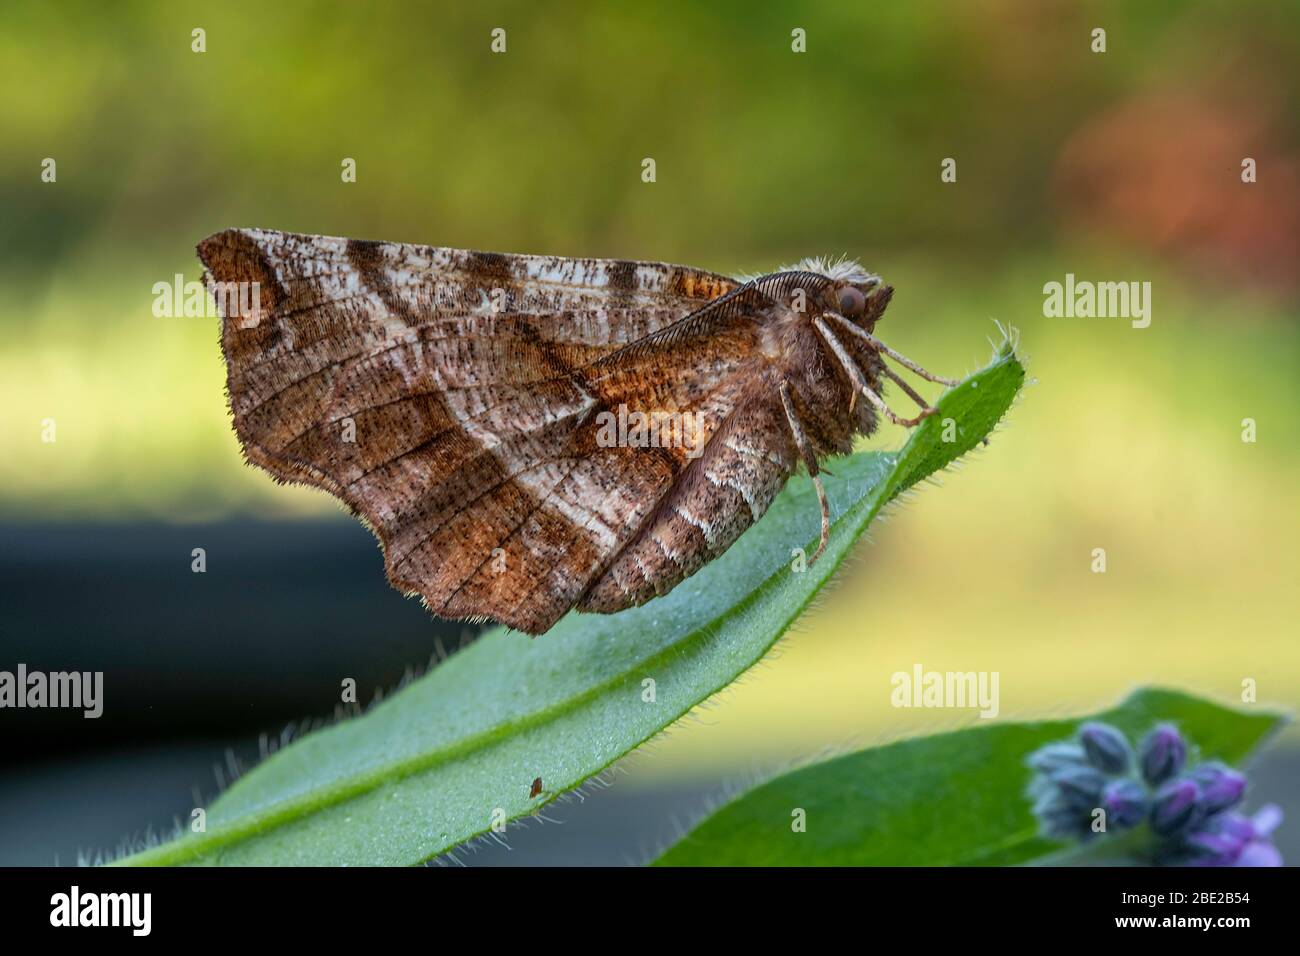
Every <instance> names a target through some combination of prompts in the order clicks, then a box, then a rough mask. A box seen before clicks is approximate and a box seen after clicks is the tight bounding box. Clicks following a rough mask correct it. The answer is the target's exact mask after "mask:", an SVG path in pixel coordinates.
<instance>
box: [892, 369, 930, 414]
mask: <svg viewBox="0 0 1300 956" xmlns="http://www.w3.org/2000/svg"><path fill="white" fill-rule="evenodd" d="M880 367H881V368H882V369H884V372H885V375H886V376H887V377H888V378H889V380H890V381H892V382H894V383H895V384H896V385H897V386H898V387H899V388H901V389H902V390H903V391H904V392H906V393H907V397H908V398H910V399H911V400H912V401H914V402H916V404H917V405H918V406H920V407H921V408H924V409H928V408H929V407H930V403H929V402H927V401H926V400H925V399H924V398H922V397H921V396H920V395H918V394H917V391H916V389H914V388H912V386H911V385H908V384H907V382H906V381H905V380H904V379H903V377H902V376H901V375H899V374H898V373H897V372H895V371H894V370H893V369H892V368H890V367H889V366H888V365H881V366H880Z"/></svg>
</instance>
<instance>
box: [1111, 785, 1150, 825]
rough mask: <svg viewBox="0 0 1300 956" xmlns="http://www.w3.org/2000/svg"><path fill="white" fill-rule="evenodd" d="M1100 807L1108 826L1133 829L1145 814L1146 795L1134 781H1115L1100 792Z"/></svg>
mask: <svg viewBox="0 0 1300 956" xmlns="http://www.w3.org/2000/svg"><path fill="white" fill-rule="evenodd" d="M1101 805H1102V807H1103V808H1104V809H1105V811H1106V823H1107V825H1108V826H1112V827H1116V828H1118V829H1125V828H1127V827H1135V826H1137V825H1138V824H1139V823H1141V822H1142V819H1143V817H1145V816H1146V813H1147V794H1146V790H1144V789H1143V787H1142V784H1140V783H1138V782H1137V781H1136V780H1116V781H1114V782H1113V783H1110V784H1107V786H1106V789H1105V790H1103V791H1102V795H1101Z"/></svg>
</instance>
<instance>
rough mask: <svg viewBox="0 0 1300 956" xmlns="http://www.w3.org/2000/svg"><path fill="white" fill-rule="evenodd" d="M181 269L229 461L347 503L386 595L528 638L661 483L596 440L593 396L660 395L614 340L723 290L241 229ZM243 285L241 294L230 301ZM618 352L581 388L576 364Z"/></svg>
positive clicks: (602, 561) (649, 269)
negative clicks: (239, 449) (230, 437)
mask: <svg viewBox="0 0 1300 956" xmlns="http://www.w3.org/2000/svg"><path fill="white" fill-rule="evenodd" d="M199 255H200V258H201V259H202V261H203V263H204V265H205V266H206V268H207V273H206V275H205V280H206V281H207V283H208V286H209V289H210V290H212V292H213V294H214V296H215V297H216V298H217V300H218V305H219V307H221V310H222V314H223V327H222V348H223V352H224V354H225V358H226V362H227V372H228V377H227V387H228V391H229V396H230V404H231V410H232V414H233V416H234V421H235V428H236V432H237V434H238V435H239V438H240V440H241V442H242V444H243V447H244V450H245V453H246V455H247V456H248V458H249V459H250V460H251V461H253V462H254V463H256V464H258V465H259V466H261V467H263V468H265V469H266V470H268V471H270V472H271V473H272V474H273V475H274V476H275V477H276V478H277V479H279V480H282V481H297V482H305V483H308V484H312V485H315V486H317V487H321V488H324V489H326V490H327V491H330V492H331V493H332V494H334V495H336V496H338V497H339V498H341V499H342V500H343V501H344V502H346V503H347V504H348V505H349V506H350V507H351V508H352V509H353V510H354V511H356V512H357V513H358V514H360V515H361V516H362V517H363V518H364V519H365V520H366V521H367V522H368V523H369V525H370V526H371V528H372V529H373V530H374V531H375V533H376V535H377V536H378V537H379V539H380V541H381V542H382V544H383V546H384V554H385V566H386V570H387V573H388V576H389V579H390V580H391V581H392V583H393V584H394V586H396V587H398V588H399V589H401V590H403V591H405V592H408V593H418V594H420V595H421V596H422V597H423V599H424V601H425V603H426V604H427V606H428V607H429V608H430V609H431V610H432V611H433V612H434V613H436V614H439V615H443V616H448V617H470V618H481V617H492V618H495V619H497V620H499V621H502V622H503V623H506V624H509V625H511V626H513V627H517V628H519V629H520V630H524V631H528V632H530V633H540V632H541V631H544V630H546V629H547V628H548V627H549V626H550V625H551V624H552V623H554V621H555V620H556V619H558V617H559V616H560V615H562V614H563V613H564V612H565V611H566V610H568V608H569V607H571V606H572V605H573V603H574V602H575V601H576V600H577V599H578V598H579V597H580V596H581V595H582V593H583V592H584V591H585V590H586V589H587V588H588V587H589V586H590V584H591V583H592V582H593V581H594V579H595V578H596V577H597V576H599V574H600V573H601V572H602V570H603V569H604V567H605V566H606V565H607V564H608V563H609V562H610V561H611V560H612V558H613V556H614V555H615V554H617V553H618V552H619V551H620V550H621V549H622V547H623V546H624V545H625V544H626V543H627V541H629V540H630V539H631V538H632V536H633V535H634V534H635V533H636V531H637V530H638V529H639V528H640V527H641V525H642V524H644V522H645V521H646V520H647V518H648V516H649V514H650V513H651V512H652V510H653V508H654V507H655V505H656V503H657V502H658V501H659V500H660V498H662V496H663V495H664V494H665V493H666V491H667V490H668V489H669V488H670V487H672V485H673V482H674V481H675V480H676V477H677V475H678V474H679V473H680V470H681V465H680V461H679V460H678V459H677V458H675V457H674V455H673V454H672V453H667V454H666V453H665V450H664V449H641V448H626V447H602V446H601V445H599V444H598V443H597V441H596V437H597V426H596V424H595V423H594V421H593V418H594V416H595V415H596V413H597V411H598V409H600V408H602V407H605V406H606V405H607V404H608V402H609V399H610V398H611V397H614V398H617V397H620V396H622V397H625V398H628V399H630V400H631V401H632V402H633V403H635V404H636V405H637V407H642V406H648V405H653V404H654V403H656V402H658V401H659V400H660V397H659V395H658V387H657V386H651V387H650V388H649V389H648V390H647V388H646V387H644V386H643V387H642V388H640V389H639V390H638V389H637V388H633V387H630V382H629V380H628V378H627V376H625V375H624V374H622V372H621V371H620V369H621V368H623V363H624V362H627V361H629V360H630V359H631V358H632V357H634V356H636V355H639V354H641V353H638V352H634V351H632V350H630V349H629V347H628V346H629V343H632V342H636V341H640V340H643V339H645V338H646V337H647V336H648V337H651V338H653V337H654V335H655V334H656V333H657V332H658V331H659V330H662V329H666V328H669V327H671V326H673V325H674V324H676V323H677V322H678V321H679V320H681V319H682V318H683V317H684V316H687V315H690V314H693V313H694V312H695V311H698V307H699V306H700V304H701V303H702V302H707V301H709V300H710V299H711V298H713V297H714V296H721V295H723V294H724V293H726V292H728V291H730V290H731V289H733V288H734V287H735V282H734V281H733V280H730V279H726V278H725V277H721V276H714V275H712V274H709V273H704V272H700V271H698V270H691V269H688V268H686V267H681V266H666V265H661V264H656V263H620V262H616V261H614V260H564V259H547V258H543V257H528V256H501V255H496V254H487V253H472V252H461V251H458V250H447V249H436V248H432V247H424V246H407V245H401V244H392V243H363V242H357V241H355V240H343V239H331V238H327V237H314V236H299V235H295V234H288V233H275V232H263V231H258V230H230V231H227V232H224V233H218V234H217V235H215V236H212V237H210V238H209V239H207V240H204V242H203V243H201V244H200V246H199ZM240 283H245V284H251V285H252V286H253V288H254V289H255V290H257V291H256V295H253V296H251V297H248V296H243V295H242V293H241V294H238V295H236V294H233V293H232V291H231V290H232V289H234V290H236V292H238V290H239V284H240ZM525 308H527V309H536V310H540V311H521V310H523V309H525ZM620 352H622V353H624V359H623V360H622V361H612V362H609V363H607V364H606V365H605V366H602V368H603V369H604V370H605V372H609V373H611V374H610V375H609V377H608V378H609V381H607V382H605V383H604V384H603V385H602V384H601V383H599V382H598V383H596V384H594V385H593V384H592V383H591V382H590V381H589V373H588V371H585V370H588V369H590V368H592V367H594V366H597V365H599V363H600V362H601V360H602V359H606V358H612V357H613V356H616V355H617V354H618V353H620ZM720 372H721V370H714V371H713V372H710V370H708V369H705V370H703V372H700V373H693V372H691V370H689V369H686V370H682V371H681V374H680V375H677V376H676V378H677V379H678V381H677V382H676V384H674V385H673V386H672V387H673V388H674V389H675V390H676V392H677V393H693V392H703V393H708V392H709V391H710V388H709V386H708V385H707V383H705V384H701V382H700V381H699V379H709V378H714V379H716V378H718V377H719V374H720ZM670 377H671V376H670ZM682 380H685V381H686V384H682ZM610 382H617V383H619V384H618V386H617V387H616V386H615V385H612V384H610ZM679 451H680V450H679Z"/></svg>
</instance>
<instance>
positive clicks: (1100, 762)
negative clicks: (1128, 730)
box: [1079, 722, 1133, 773]
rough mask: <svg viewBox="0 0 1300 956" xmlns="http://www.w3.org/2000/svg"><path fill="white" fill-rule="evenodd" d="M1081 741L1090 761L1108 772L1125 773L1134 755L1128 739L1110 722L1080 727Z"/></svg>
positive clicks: (1099, 768)
mask: <svg viewBox="0 0 1300 956" xmlns="http://www.w3.org/2000/svg"><path fill="white" fill-rule="evenodd" d="M1079 743H1081V744H1083V751H1084V753H1085V754H1086V755H1087V757H1088V762H1089V763H1090V764H1092V765H1093V766H1094V767H1096V768H1097V769H1098V770H1102V771H1104V772H1106V773H1124V772H1125V771H1126V770H1128V765H1129V761H1130V760H1131V759H1132V757H1133V751H1132V748H1130V747H1129V745H1128V741H1127V740H1126V739H1125V738H1124V735H1123V734H1121V733H1120V732H1119V731H1118V730H1116V729H1115V728H1114V727H1111V726H1109V725H1108V724H1099V723H1095V722H1093V723H1087V724H1084V725H1083V726H1082V727H1080V728H1079Z"/></svg>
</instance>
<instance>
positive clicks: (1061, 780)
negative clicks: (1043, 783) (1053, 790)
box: [1052, 767, 1106, 813]
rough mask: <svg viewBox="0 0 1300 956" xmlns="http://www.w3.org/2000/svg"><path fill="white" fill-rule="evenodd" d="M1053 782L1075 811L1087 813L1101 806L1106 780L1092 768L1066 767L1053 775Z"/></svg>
mask: <svg viewBox="0 0 1300 956" xmlns="http://www.w3.org/2000/svg"><path fill="white" fill-rule="evenodd" d="M1052 782H1053V783H1055V784H1056V787H1057V790H1059V791H1060V794H1061V796H1062V797H1063V798H1064V799H1065V802H1066V803H1067V804H1068V805H1069V806H1070V807H1072V808H1073V809H1075V810H1078V811H1080V812H1082V813H1087V812H1088V811H1089V810H1094V809H1096V808H1097V807H1099V806H1101V791H1102V788H1103V787H1105V786H1106V778H1105V777H1104V776H1103V775H1102V774H1100V773H1098V772H1097V771H1096V770H1093V769H1092V768H1091V767H1066V768H1065V769H1063V770H1060V771H1058V772H1056V773H1054V774H1052Z"/></svg>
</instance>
